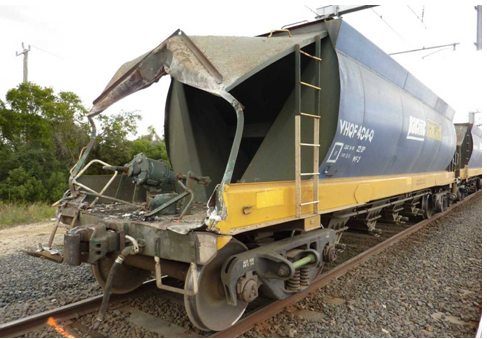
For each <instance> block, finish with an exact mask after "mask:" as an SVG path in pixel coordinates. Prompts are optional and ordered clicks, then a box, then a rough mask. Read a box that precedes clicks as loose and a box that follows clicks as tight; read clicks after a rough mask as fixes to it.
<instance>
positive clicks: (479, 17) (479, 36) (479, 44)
mask: <svg viewBox="0 0 487 339" xmlns="http://www.w3.org/2000/svg"><path fill="white" fill-rule="evenodd" d="M475 9H476V10H477V42H476V43H475V46H477V51H481V50H482V5H477V6H475Z"/></svg>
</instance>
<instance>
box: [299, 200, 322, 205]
mask: <svg viewBox="0 0 487 339" xmlns="http://www.w3.org/2000/svg"><path fill="white" fill-rule="evenodd" d="M319 202H320V201H319V200H316V201H310V202H303V203H302V204H301V206H306V205H313V204H317V203H319Z"/></svg>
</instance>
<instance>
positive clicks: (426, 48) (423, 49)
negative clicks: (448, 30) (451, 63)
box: [389, 42, 460, 55]
mask: <svg viewBox="0 0 487 339" xmlns="http://www.w3.org/2000/svg"><path fill="white" fill-rule="evenodd" d="M457 45H460V43H459V42H454V43H452V44H447V45H439V46H431V47H423V48H418V49H411V50H408V51H401V52H394V53H390V54H389V55H396V54H404V53H412V52H420V51H426V50H428V49H434V48H441V47H448V46H453V50H454V51H455V50H456V46H457Z"/></svg>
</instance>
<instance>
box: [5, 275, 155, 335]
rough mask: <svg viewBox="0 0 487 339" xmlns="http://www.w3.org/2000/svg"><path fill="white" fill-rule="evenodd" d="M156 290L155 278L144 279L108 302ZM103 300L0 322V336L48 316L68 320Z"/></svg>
mask: <svg viewBox="0 0 487 339" xmlns="http://www.w3.org/2000/svg"><path fill="white" fill-rule="evenodd" d="M155 290H157V286H156V284H155V280H149V281H146V282H145V283H144V284H143V285H142V286H141V287H140V288H138V289H136V290H135V291H133V292H130V293H127V294H114V295H112V297H111V299H110V304H113V303H115V302H121V301H125V300H128V299H130V298H134V297H136V296H140V295H143V294H146V293H149V292H152V291H155ZM102 300H103V295H98V296H96V297H91V298H88V299H85V300H81V301H78V302H75V303H72V304H69V305H65V306H62V307H59V308H56V309H53V310H49V311H45V312H41V313H38V314H34V315H31V316H28V317H25V318H21V319H17V320H14V321H11V322H8V323H5V324H0V338H13V337H17V336H19V335H22V334H25V333H27V332H29V331H32V330H34V329H36V328H37V327H40V326H44V325H46V324H47V322H48V320H49V318H53V319H54V320H56V321H59V320H61V321H63V320H68V319H70V318H72V317H74V316H76V315H80V314H84V313H89V312H93V311H96V310H97V309H98V308H99V307H100V306H101V302H102Z"/></svg>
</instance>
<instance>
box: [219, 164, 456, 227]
mask: <svg viewBox="0 0 487 339" xmlns="http://www.w3.org/2000/svg"><path fill="white" fill-rule="evenodd" d="M453 182H454V174H453V172H446V171H442V172H433V173H420V174H410V175H389V176H378V177H357V178H337V179H321V180H320V183H319V185H320V188H319V193H320V195H319V213H320V214H325V213H331V212H334V211H338V210H341V209H344V208H350V207H354V206H360V205H363V204H364V203H367V202H369V201H373V200H377V199H383V198H387V197H391V196H395V195H399V194H404V193H409V192H414V191H417V190H421V189H425V188H429V187H434V186H441V185H449V184H452V183H453ZM312 198H313V182H312V181H311V180H309V181H303V182H302V199H303V201H311V199H312ZM223 199H224V202H225V207H226V211H227V217H226V220H222V221H219V222H218V223H216V224H214V225H212V226H213V227H215V228H216V229H217V230H218V231H219V232H220V234H230V235H234V234H238V233H241V232H246V231H250V230H253V229H259V228H264V227H268V226H272V225H277V224H280V223H283V222H288V221H293V220H298V218H296V207H295V202H296V200H295V199H296V192H295V181H279V182H259V183H239V184H231V185H227V186H226V187H225V191H224V194H223ZM312 211H313V207H312V206H311V205H308V206H303V207H302V213H303V219H305V218H307V217H310V216H312Z"/></svg>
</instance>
